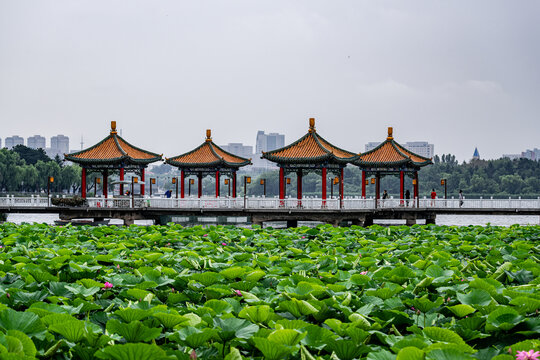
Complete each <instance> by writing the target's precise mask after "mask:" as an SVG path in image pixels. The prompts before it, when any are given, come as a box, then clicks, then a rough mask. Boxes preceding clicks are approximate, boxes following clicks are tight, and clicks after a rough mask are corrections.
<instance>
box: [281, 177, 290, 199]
mask: <svg viewBox="0 0 540 360" xmlns="http://www.w3.org/2000/svg"><path fill="white" fill-rule="evenodd" d="M287 185H291V178H285V184H283V196H285V197H287Z"/></svg>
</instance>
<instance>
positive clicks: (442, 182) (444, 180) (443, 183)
mask: <svg viewBox="0 0 540 360" xmlns="http://www.w3.org/2000/svg"><path fill="white" fill-rule="evenodd" d="M441 185H442V186H444V200H446V198H447V197H446V179H441Z"/></svg>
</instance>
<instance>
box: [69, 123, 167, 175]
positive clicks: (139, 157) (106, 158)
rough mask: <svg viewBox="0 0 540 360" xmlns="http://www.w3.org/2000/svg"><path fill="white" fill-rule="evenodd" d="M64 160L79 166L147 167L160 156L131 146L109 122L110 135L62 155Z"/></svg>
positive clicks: (114, 125) (113, 124) (159, 158)
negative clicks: (121, 165) (87, 146)
mask: <svg viewBox="0 0 540 360" xmlns="http://www.w3.org/2000/svg"><path fill="white" fill-rule="evenodd" d="M64 158H65V159H66V160H69V161H72V162H74V163H78V164H81V165H92V164H95V165H116V164H126V165H148V164H150V163H153V162H155V161H158V160H161V155H159V154H155V153H152V152H150V151H146V150H143V149H140V148H138V147H136V146H133V145H131V144H130V143H128V142H127V141H126V140H124V139H123V138H122V137H120V136H118V133H117V132H116V121H112V122H111V133H110V134H109V136H107V137H106V138H105V139H103V140H101V141H100V142H98V143H97V144H95V145H94V146H91V147H89V148H87V149H84V150H81V151H78V152H75V153H72V154H64Z"/></svg>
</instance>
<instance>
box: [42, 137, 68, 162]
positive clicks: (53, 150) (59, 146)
mask: <svg viewBox="0 0 540 360" xmlns="http://www.w3.org/2000/svg"><path fill="white" fill-rule="evenodd" d="M67 153H69V137H67V136H65V135H57V136H52V137H51V147H50V149H47V155H49V157H50V158H54V157H55V156H56V155H58V156H60V157H63V156H64V154H67Z"/></svg>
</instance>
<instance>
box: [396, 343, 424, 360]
mask: <svg viewBox="0 0 540 360" xmlns="http://www.w3.org/2000/svg"><path fill="white" fill-rule="evenodd" d="M425 356H426V354H425V353H424V351H423V350H421V349H419V348H417V347H414V346H409V347H405V348H403V349H401V350H399V352H398V354H397V358H396V359H397V360H424V359H425Z"/></svg>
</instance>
